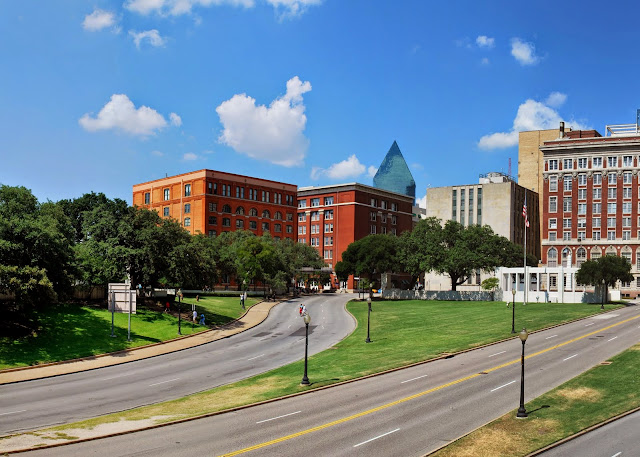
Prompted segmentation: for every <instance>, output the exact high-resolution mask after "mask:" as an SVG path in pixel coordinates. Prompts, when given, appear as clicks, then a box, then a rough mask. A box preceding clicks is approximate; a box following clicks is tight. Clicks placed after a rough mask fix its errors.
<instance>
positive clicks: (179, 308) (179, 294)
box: [178, 289, 182, 335]
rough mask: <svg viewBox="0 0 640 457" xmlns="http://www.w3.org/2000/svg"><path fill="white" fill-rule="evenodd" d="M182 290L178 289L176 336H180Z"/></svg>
mask: <svg viewBox="0 0 640 457" xmlns="http://www.w3.org/2000/svg"><path fill="white" fill-rule="evenodd" d="M181 304H182V289H178V335H182V319H181V316H182V307H181V306H180V305H181Z"/></svg>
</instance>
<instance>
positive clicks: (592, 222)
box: [591, 217, 602, 228]
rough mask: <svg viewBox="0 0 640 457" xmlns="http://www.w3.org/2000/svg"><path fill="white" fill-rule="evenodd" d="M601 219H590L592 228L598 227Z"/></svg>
mask: <svg viewBox="0 0 640 457" xmlns="http://www.w3.org/2000/svg"><path fill="white" fill-rule="evenodd" d="M601 221H602V219H600V218H599V217H594V218H593V219H591V225H592V226H593V227H594V228H597V227H600V226H601V225H600V223H601Z"/></svg>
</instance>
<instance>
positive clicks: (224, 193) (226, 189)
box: [222, 184, 231, 197]
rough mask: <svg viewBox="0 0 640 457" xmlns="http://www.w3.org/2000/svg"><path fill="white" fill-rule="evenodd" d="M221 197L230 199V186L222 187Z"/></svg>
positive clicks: (224, 185)
mask: <svg viewBox="0 0 640 457" xmlns="http://www.w3.org/2000/svg"><path fill="white" fill-rule="evenodd" d="M222 196H223V197H231V186H229V185H227V184H223V185H222Z"/></svg>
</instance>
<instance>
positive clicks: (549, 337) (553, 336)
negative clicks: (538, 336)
mask: <svg viewBox="0 0 640 457" xmlns="http://www.w3.org/2000/svg"><path fill="white" fill-rule="evenodd" d="M556 336H558V335H551V336H548V337H546V338H545V340H550V339H551V338H555V337H556Z"/></svg>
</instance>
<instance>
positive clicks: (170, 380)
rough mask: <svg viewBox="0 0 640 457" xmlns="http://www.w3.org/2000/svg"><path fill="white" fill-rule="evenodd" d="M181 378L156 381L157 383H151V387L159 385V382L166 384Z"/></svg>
mask: <svg viewBox="0 0 640 457" xmlns="http://www.w3.org/2000/svg"><path fill="white" fill-rule="evenodd" d="M178 379H180V378H174V379H169V380H168V381H162V382H156V383H155V384H149V387H153V386H157V385H159V384H166V383H168V382H172V381H177V380H178Z"/></svg>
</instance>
